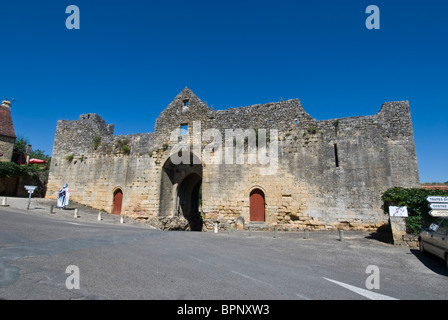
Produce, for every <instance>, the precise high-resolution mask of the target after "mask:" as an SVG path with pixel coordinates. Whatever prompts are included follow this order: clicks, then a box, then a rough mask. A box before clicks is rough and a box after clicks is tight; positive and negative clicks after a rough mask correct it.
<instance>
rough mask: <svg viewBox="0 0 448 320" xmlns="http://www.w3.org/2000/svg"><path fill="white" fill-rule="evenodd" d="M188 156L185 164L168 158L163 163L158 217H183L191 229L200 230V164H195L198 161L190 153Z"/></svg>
mask: <svg viewBox="0 0 448 320" xmlns="http://www.w3.org/2000/svg"><path fill="white" fill-rule="evenodd" d="M189 158H190V162H189V163H186V164H185V163H180V164H173V162H172V161H171V158H168V159H167V160H166V162H165V164H164V165H163V170H162V179H161V186H160V209H159V217H184V218H185V219H187V221H188V223H189V225H190V229H191V230H192V231H201V230H202V219H201V214H200V210H199V207H200V205H199V201H200V199H201V185H202V164H195V163H200V161H199V160H198V158H197V157H196V156H195V155H193V154H192V153H190V157H189Z"/></svg>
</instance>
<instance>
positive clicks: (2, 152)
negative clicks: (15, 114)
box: [0, 100, 16, 161]
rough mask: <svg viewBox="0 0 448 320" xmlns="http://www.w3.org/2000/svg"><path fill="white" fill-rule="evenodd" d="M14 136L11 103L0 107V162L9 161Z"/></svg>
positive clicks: (14, 139)
mask: <svg viewBox="0 0 448 320" xmlns="http://www.w3.org/2000/svg"><path fill="white" fill-rule="evenodd" d="M15 141H16V135H15V133H14V126H13V123H12V117H11V102H9V101H8V100H4V101H3V102H2V104H1V105H0V161H11V158H12V153H13V148H14V142H15Z"/></svg>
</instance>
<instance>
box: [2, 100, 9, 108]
mask: <svg viewBox="0 0 448 320" xmlns="http://www.w3.org/2000/svg"><path fill="white" fill-rule="evenodd" d="M2 107H7V108H11V102H9V101H8V100H7V99H5V100H3V101H2Z"/></svg>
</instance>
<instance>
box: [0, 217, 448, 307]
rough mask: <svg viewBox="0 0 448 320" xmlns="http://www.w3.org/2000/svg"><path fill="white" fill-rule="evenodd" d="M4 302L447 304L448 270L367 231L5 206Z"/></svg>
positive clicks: (0, 266)
mask: <svg viewBox="0 0 448 320" xmlns="http://www.w3.org/2000/svg"><path fill="white" fill-rule="evenodd" d="M371 265H373V266H374V269H375V268H377V269H375V270H376V271H370V272H369V273H366V269H367V268H368V266H371ZM68 266H76V267H77V268H78V270H79V289H76V288H75V289H68V288H67V285H66V282H67V281H68V279H69V277H70V281H71V282H70V283H72V284H74V283H76V281H75V280H73V277H74V276H75V275H76V272H75V273H66V269H67V267H68ZM371 272H372V273H371ZM372 277H375V278H372ZM72 280H73V281H72ZM366 280H367V281H366ZM366 282H368V283H370V284H372V283H374V284H375V285H378V286H379V289H376V288H373V289H372V288H367V284H366ZM0 298H1V299H20V300H22V299H58V300H66V299H67V300H68V299H120V300H121V299H160V300H271V299H275V300H289V299H293V300H308V299H312V300H316V299H317V300H333V299H338V300H340V299H343V300H358V299H372V300H376V299H434V300H439V299H448V272H447V270H445V267H444V263H443V261H442V260H439V259H437V258H435V257H432V256H423V255H421V254H420V253H419V252H418V251H417V250H413V249H409V248H406V247H397V246H392V245H390V244H386V243H383V242H380V241H378V240H375V239H372V238H371V237H370V236H369V234H368V233H363V232H345V241H338V235H337V233H329V232H325V233H321V232H320V233H311V236H310V239H308V240H306V239H304V237H303V234H300V233H279V238H274V237H273V236H272V235H271V234H269V233H253V234H252V236H251V237H249V235H248V233H247V232H233V233H231V234H230V235H229V234H227V232H220V233H218V234H215V233H212V232H206V233H201V232H163V231H158V230H155V229H151V228H148V227H144V226H138V225H127V224H120V225H116V224H105V223H100V222H98V223H95V222H84V221H80V220H76V219H73V221H70V220H69V219H61V220H60V219H57V218H49V217H46V216H40V215H36V214H30V213H25V212H24V211H23V210H17V209H12V208H0Z"/></svg>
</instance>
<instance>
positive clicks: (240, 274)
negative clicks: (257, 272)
mask: <svg viewBox="0 0 448 320" xmlns="http://www.w3.org/2000/svg"><path fill="white" fill-rule="evenodd" d="M231 271H232V273H234V274H237V275H239V276H241V277H243V278H246V279H249V280H252V281H256V282H260V283H262V284H264V285H268V286H271V287H275V286H273V285H271V284H270V283H267V282H264V281H262V280H259V279H256V278H254V277H251V276H248V275H246V274H244V273H240V272H237V271H233V270H231ZM296 296H297V297H298V298H300V299H302V300H311V299H310V298H308V297H305V296H304V295H301V294H299V293H296Z"/></svg>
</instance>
